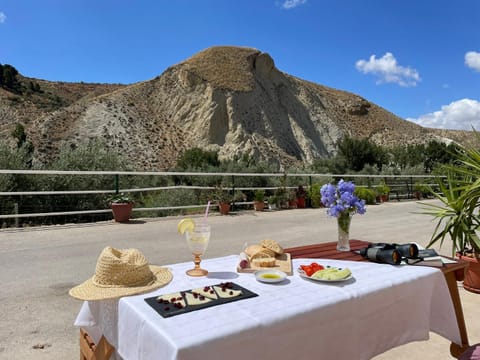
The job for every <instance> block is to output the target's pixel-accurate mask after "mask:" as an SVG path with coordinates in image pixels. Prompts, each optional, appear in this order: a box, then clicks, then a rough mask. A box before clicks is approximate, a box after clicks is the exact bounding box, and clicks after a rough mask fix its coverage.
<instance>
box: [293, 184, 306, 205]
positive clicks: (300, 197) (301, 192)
mask: <svg viewBox="0 0 480 360" xmlns="http://www.w3.org/2000/svg"><path fill="white" fill-rule="evenodd" d="M295 196H296V201H297V207H298V208H299V209H303V208H305V198H306V197H307V191H306V190H305V189H304V188H303V186H302V185H300V186H299V187H298V188H297V191H296V192H295Z"/></svg>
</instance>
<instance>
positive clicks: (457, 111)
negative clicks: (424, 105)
mask: <svg viewBox="0 0 480 360" xmlns="http://www.w3.org/2000/svg"><path fill="white" fill-rule="evenodd" d="M407 120H409V121H413V122H415V123H417V124H419V125H421V126H424V127H430V128H440V129H454V130H472V127H473V128H475V129H476V130H480V101H476V100H472V99H461V100H457V101H454V102H452V103H450V104H448V105H443V106H442V107H441V109H440V110H438V111H435V112H433V113H430V114H426V115H422V116H420V117H419V118H418V119H411V118H409V119H407Z"/></svg>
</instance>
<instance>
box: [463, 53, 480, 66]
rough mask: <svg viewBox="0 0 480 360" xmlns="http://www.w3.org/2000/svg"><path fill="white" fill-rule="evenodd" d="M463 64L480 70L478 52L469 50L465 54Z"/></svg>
mask: <svg viewBox="0 0 480 360" xmlns="http://www.w3.org/2000/svg"><path fill="white" fill-rule="evenodd" d="M465 65H467V66H468V67H469V68H472V69H473V70H476V71H480V53H478V52H475V51H469V52H467V53H466V54H465Z"/></svg>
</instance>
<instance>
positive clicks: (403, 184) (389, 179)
mask: <svg viewBox="0 0 480 360" xmlns="http://www.w3.org/2000/svg"><path fill="white" fill-rule="evenodd" d="M2 175H35V176H42V175H43V176H45V175H48V176H72V175H73V176H85V175H88V176H111V177H112V180H113V181H112V184H113V186H112V188H111V189H102V190H99V189H87V190H58V191H57V190H48V191H42V190H28V191H1V192H0V201H2V197H10V198H12V197H13V198H18V199H19V201H21V198H22V197H32V196H58V195H67V196H70V195H71V196H76V195H89V194H92V195H109V194H110V195H111V194H115V193H136V192H137V193H138V192H142V193H143V192H147V193H148V192H153V191H171V190H178V189H190V190H215V189H217V187H215V186H196V185H182V184H179V185H171V186H157V187H144V188H140V187H138V188H120V186H119V184H120V177H122V176H156V177H158V176H159V177H167V178H172V177H187V176H188V177H222V178H226V177H227V178H229V183H230V185H229V186H224V187H223V190H227V191H231V192H233V193H234V192H235V191H255V190H260V189H261V190H270V191H275V190H277V189H278V188H281V187H282V188H284V189H293V188H296V186H286V185H285V184H283V185H278V186H264V187H258V186H236V182H237V181H238V178H245V177H257V178H258V177H267V178H283V179H284V182H285V179H287V178H299V179H304V181H303V182H302V183H301V184H297V185H302V186H304V187H305V189H306V190H308V189H309V188H311V187H312V185H313V184H314V180H315V179H318V178H321V179H324V181H323V182H324V183H325V182H328V181H329V180H331V179H334V178H335V179H340V178H348V179H353V180H354V181H355V179H358V182H361V183H368V185H358V186H368V187H372V188H375V187H376V186H378V185H377V184H375V183H376V182H380V180H381V181H383V182H385V183H386V184H387V185H388V186H389V187H391V188H392V189H394V191H396V193H397V199H399V198H400V197H399V192H403V194H402V198H411V197H413V191H414V185H415V183H416V182H418V181H419V180H422V179H423V180H424V181H423V183H422V184H423V185H428V184H429V180H430V179H431V178H432V176H429V175H365V174H314V173H218V172H208V173H201V172H141V171H54V170H0V176H2ZM277 181H278V180H277ZM397 188H398V190H396V189H397ZM240 203H241V204H243V205H248V204H253V201H250V202H248V201H242V202H237V204H240ZM16 204H17V203H16ZM205 206H206V205H205V204H185V205H181V206H157V207H135V208H134V209H133V211H135V212H148V211H163V210H182V209H192V208H199V209H201V208H204V207H205ZM52 210H53V209H52ZM11 211H12V212H11V213H2V214H0V219H16V226H18V219H20V218H34V217H52V216H70V215H85V214H93V215H95V214H107V213H111V210H110V209H106V208H104V209H88V210H76V211H47V212H32V213H19V212H18V204H17V205H15V206H14V207H13V209H11Z"/></svg>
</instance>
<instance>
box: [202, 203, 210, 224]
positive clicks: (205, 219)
mask: <svg viewBox="0 0 480 360" xmlns="http://www.w3.org/2000/svg"><path fill="white" fill-rule="evenodd" d="M209 208H210V200H208V204H207V208H206V209H205V217H204V219H203V220H204V221H205V222H207V217H208V209H209Z"/></svg>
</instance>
